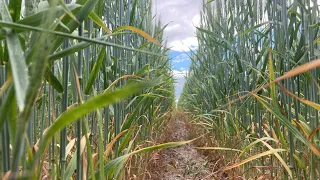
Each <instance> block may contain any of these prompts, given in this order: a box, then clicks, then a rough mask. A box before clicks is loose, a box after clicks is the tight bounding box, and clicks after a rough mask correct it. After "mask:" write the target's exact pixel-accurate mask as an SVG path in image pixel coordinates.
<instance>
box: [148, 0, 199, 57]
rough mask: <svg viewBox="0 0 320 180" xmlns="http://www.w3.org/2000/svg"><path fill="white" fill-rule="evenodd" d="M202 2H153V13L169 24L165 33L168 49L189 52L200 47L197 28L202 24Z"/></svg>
mask: <svg viewBox="0 0 320 180" xmlns="http://www.w3.org/2000/svg"><path fill="white" fill-rule="evenodd" d="M201 4H202V0H153V12H154V14H156V15H157V16H158V18H160V19H161V22H162V24H168V23H169V25H168V27H167V28H166V29H165V31H164V38H165V39H167V42H168V44H167V45H168V47H171V49H172V50H174V51H189V50H190V49H189V48H191V49H192V50H194V49H196V48H197V47H198V41H197V38H196V37H195V32H196V29H195V26H198V25H199V22H200V8H201Z"/></svg>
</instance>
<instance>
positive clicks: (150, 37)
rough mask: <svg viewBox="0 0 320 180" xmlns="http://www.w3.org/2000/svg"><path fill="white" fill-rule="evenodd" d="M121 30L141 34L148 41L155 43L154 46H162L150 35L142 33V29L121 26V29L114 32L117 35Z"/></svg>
mask: <svg viewBox="0 0 320 180" xmlns="http://www.w3.org/2000/svg"><path fill="white" fill-rule="evenodd" d="M121 30H130V31H133V32H135V33H137V34H140V35H141V36H142V37H144V38H146V39H147V40H148V41H150V42H153V43H154V44H156V45H158V46H161V44H160V43H159V42H158V41H157V40H156V39H155V38H153V37H152V36H150V35H149V34H148V33H146V32H144V31H142V30H141V29H138V28H135V27H133V26H121V27H118V28H117V29H115V30H114V31H113V32H114V33H115V32H118V31H121Z"/></svg>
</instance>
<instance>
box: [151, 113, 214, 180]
mask: <svg viewBox="0 0 320 180" xmlns="http://www.w3.org/2000/svg"><path fill="white" fill-rule="evenodd" d="M168 128H169V129H168V130H167V131H165V133H167V134H165V135H166V136H167V137H166V141H167V142H169V141H171V142H176V141H185V140H189V137H190V135H189V128H187V126H186V123H185V122H184V121H183V120H182V119H177V120H174V121H172V123H171V124H170V125H169V127H168ZM151 163H152V164H151V166H152V168H151V170H150V172H149V177H147V179H152V180H200V179H213V178H212V177H210V174H212V170H211V168H210V167H212V166H211V165H210V163H209V162H208V160H207V157H206V156H204V155H203V154H201V153H199V152H198V151H197V149H196V147H195V146H194V144H192V143H190V144H187V145H184V146H179V147H174V148H168V149H164V150H162V151H160V152H157V153H155V154H153V155H152V162H151ZM149 169H150V168H149Z"/></svg>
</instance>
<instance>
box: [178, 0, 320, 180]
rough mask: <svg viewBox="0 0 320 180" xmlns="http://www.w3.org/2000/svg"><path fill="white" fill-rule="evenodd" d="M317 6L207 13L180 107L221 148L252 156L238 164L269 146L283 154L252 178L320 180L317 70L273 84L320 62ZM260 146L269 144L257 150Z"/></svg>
mask: <svg viewBox="0 0 320 180" xmlns="http://www.w3.org/2000/svg"><path fill="white" fill-rule="evenodd" d="M210 2H211V3H210ZM318 5H319V2H318V1H316V0H314V1H313V0H310V1H309V0H289V1H287V0H256V1H252V0H235V1H230V0H215V1H214V2H213V1H208V3H207V4H206V5H204V7H203V11H202V15H201V25H200V27H198V28H197V29H198V30H197V37H198V41H199V48H198V49H197V52H196V53H194V55H193V57H192V65H191V68H190V71H189V75H188V78H187V82H186V85H185V87H184V91H183V95H182V96H181V98H180V101H179V103H180V106H182V107H184V108H185V109H187V110H188V111H190V112H192V113H194V114H195V115H196V117H197V118H198V119H199V121H200V122H201V123H203V124H204V125H205V126H207V128H208V129H209V130H210V131H211V132H212V133H213V134H214V137H215V138H217V139H218V140H219V142H220V144H219V146H226V147H230V148H236V149H242V150H243V149H244V150H243V151H244V152H245V150H248V149H250V148H251V151H250V154H249V155H248V156H246V155H245V154H243V156H241V157H240V159H239V160H240V161H241V160H244V159H246V158H248V157H249V156H250V155H251V156H253V155H254V154H257V153H258V152H263V151H264V152H265V151H267V150H270V148H269V146H267V145H266V144H269V145H271V146H272V147H273V148H274V149H277V148H281V149H285V150H286V152H282V153H276V154H275V156H274V157H272V158H271V159H270V158H263V157H262V158H260V160H259V161H252V162H251V164H250V163H249V164H245V165H244V171H245V172H246V174H247V175H246V177H247V178H249V177H259V172H261V173H262V174H264V173H266V176H268V177H269V178H279V179H282V178H285V179H288V178H290V177H291V179H318V178H319V174H318V173H319V167H320V166H319V160H318V157H319V133H318V132H317V131H318V129H319V118H318V116H319V114H318V110H319V105H318V104H317V103H319V94H318V92H319V86H318V82H319V72H318V70H317V69H313V70H311V69H310V68H307V67H306V66H303V67H302V68H300V69H295V70H293V72H294V73H295V72H298V71H299V73H296V74H295V76H292V75H289V74H288V76H286V77H285V78H283V80H281V81H277V83H275V84H268V83H269V82H271V81H273V80H274V79H275V78H277V77H280V76H282V75H284V74H285V73H286V72H288V71H289V70H292V69H294V68H296V67H298V66H300V65H303V64H305V63H308V62H311V61H313V60H315V59H317V58H318V56H319V46H318V40H319V38H318V36H319V32H318V30H319V23H318V22H319V6H318ZM315 67H316V65H314V68H315ZM297 74H298V75H297ZM307 100H308V101H307ZM257 138H258V139H260V140H261V141H264V143H254V145H252V144H251V143H252V142H254V141H255V140H256V139H257ZM265 138H268V140H262V139H265ZM240 142H241V143H240ZM271 146H270V147H271ZM280 158H281V159H280ZM252 166H256V167H258V166H264V167H268V166H269V167H274V168H275V167H279V166H280V167H283V171H284V172H281V171H279V169H276V168H275V169H272V170H267V169H264V168H263V167H261V169H260V168H256V169H253V170H249V167H252ZM235 167H236V166H235ZM226 169H228V168H226ZM259 169H260V170H259Z"/></svg>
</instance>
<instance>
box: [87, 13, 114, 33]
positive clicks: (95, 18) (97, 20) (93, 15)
mask: <svg viewBox="0 0 320 180" xmlns="http://www.w3.org/2000/svg"><path fill="white" fill-rule="evenodd" d="M89 18H90V19H91V20H92V21H93V22H95V23H96V24H97V25H99V26H100V27H101V28H102V29H103V30H104V31H106V32H107V33H108V34H112V32H111V31H110V30H109V29H108V28H107V26H106V25H105V24H104V23H103V21H102V19H100V17H99V16H98V15H97V14H96V13H95V12H93V11H91V12H90V13H89Z"/></svg>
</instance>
